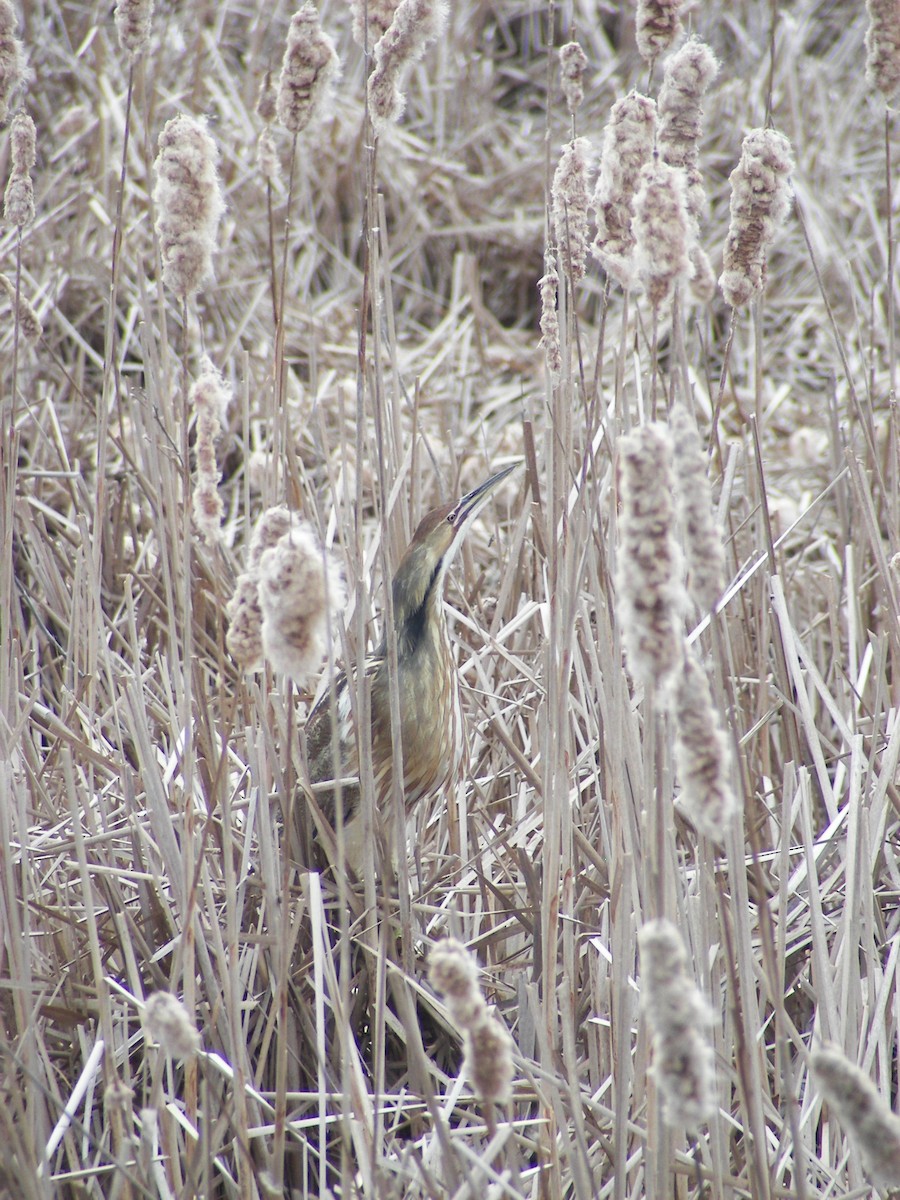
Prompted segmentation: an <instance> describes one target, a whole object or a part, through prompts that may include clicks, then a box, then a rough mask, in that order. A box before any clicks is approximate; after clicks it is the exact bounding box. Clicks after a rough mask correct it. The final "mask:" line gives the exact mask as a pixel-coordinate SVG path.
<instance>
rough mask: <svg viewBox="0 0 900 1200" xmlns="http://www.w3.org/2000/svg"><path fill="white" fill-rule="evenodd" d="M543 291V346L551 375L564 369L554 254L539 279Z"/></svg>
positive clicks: (550, 255) (539, 285) (557, 277)
mask: <svg viewBox="0 0 900 1200" xmlns="http://www.w3.org/2000/svg"><path fill="white" fill-rule="evenodd" d="M538 288H539V289H540V293H541V343H540V344H541V346H542V347H543V349H544V356H545V359H546V363H547V370H548V371H549V372H550V374H551V376H554V377H556V376H558V375H559V373H560V371H561V370H562V352H561V351H560V345H559V314H558V313H557V310H556V302H557V299H558V297H559V273H558V272H557V270H556V262H555V261H554V258H553V255H552V254H548V255H547V262H546V270H545V271H544V274H543V275H542V276H541V278H540V280H539V281H538Z"/></svg>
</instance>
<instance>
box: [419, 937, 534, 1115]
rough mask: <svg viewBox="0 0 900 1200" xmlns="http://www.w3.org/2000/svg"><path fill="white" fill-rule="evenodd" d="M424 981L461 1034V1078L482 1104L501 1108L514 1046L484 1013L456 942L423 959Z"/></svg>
mask: <svg viewBox="0 0 900 1200" xmlns="http://www.w3.org/2000/svg"><path fill="white" fill-rule="evenodd" d="M428 978H429V980H430V981H431V985H432V987H433V988H434V989H435V991H437V992H439V993H440V994H441V995H442V996H443V997H444V999H445V1001H446V1003H447V1008H448V1009H449V1011H450V1016H451V1018H452V1019H453V1022H454V1024H455V1025H456V1026H457V1027H458V1028H459V1029H461V1030H462V1032H463V1062H464V1067H465V1071H466V1074H467V1075H468V1077H469V1079H470V1080H471V1081H472V1086H473V1087H474V1089H475V1091H476V1093H477V1094H478V1095H479V1096H480V1097H481V1099H482V1100H489V1101H491V1102H493V1103H495V1104H502V1103H504V1102H505V1101H506V1100H507V1099H508V1097H509V1088H510V1084H511V1083H512V1080H513V1076H514V1073H515V1071H514V1067H513V1060H512V1052H513V1048H514V1043H513V1040H512V1038H511V1037H510V1034H509V1030H508V1029H507V1028H506V1026H505V1025H504V1024H503V1023H502V1022H501V1021H500V1020H499V1019H498V1018H497V1017H496V1016H495V1015H494V1014H493V1013H492V1012H491V1011H490V1010H489V1009H488V1007H487V1004H486V1003H485V1000H484V997H483V996H482V994H481V990H480V988H479V987H478V968H477V966H476V964H475V959H474V957H473V956H472V955H471V954H470V953H469V952H468V950H466V948H465V946H464V945H463V944H462V942H458V941H457V940H456V939H455V938H444V939H443V940H442V941H440V942H437V943H435V945H434V946H433V947H432V949H431V953H430V954H429V956H428Z"/></svg>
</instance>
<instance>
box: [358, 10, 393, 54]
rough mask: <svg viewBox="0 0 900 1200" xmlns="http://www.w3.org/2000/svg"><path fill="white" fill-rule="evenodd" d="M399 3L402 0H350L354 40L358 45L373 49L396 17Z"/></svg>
mask: <svg viewBox="0 0 900 1200" xmlns="http://www.w3.org/2000/svg"><path fill="white" fill-rule="evenodd" d="M399 3H400V0H350V13H351V16H352V17H353V40H354V41H355V42H356V43H357V45H359V46H362V47H363V49H365V48H366V47H368V48H369V49H371V47H372V46H374V45H375V43H376V42H377V41H378V39H379V38H380V37H381V36H382V34H383V33H384V31H385V30H386V29H387V27H388V26H389V25H390V23H391V21H392V20H393V19H394V13H395V12H396V11H397V5H398V4H399ZM367 25H368V39H367V38H366V26H367Z"/></svg>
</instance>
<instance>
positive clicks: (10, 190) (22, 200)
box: [0, 0, 37, 229]
mask: <svg viewBox="0 0 900 1200" xmlns="http://www.w3.org/2000/svg"><path fill="white" fill-rule="evenodd" d="M0 3H2V0H0ZM36 142H37V135H36V133H35V128H34V121H32V119H31V117H29V115H28V114H27V113H17V114H16V116H14V117H13V119H12V124H11V125H10V129H9V151H10V153H9V156H10V159H11V161H12V170H11V171H10V173H9V182H8V183H7V185H6V191H5V193H4V196H3V217H4V219H5V221H6V223H7V224H8V225H16V226H17V227H18V228H19V229H24V227H25V226H26V225H30V224H31V222H32V221H33V220H34V184H33V183H32V182H31V168H32V167H33V166H34V163H35V158H36V155H37V149H36Z"/></svg>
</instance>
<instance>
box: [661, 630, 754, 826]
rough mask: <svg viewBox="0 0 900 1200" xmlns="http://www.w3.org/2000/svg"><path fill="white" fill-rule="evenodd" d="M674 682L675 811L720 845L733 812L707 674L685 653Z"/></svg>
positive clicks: (724, 746)
mask: <svg viewBox="0 0 900 1200" xmlns="http://www.w3.org/2000/svg"><path fill="white" fill-rule="evenodd" d="M685 651H686V652H685V656H684V660H683V665H682V668H681V670H680V672H679V673H678V676H677V678H676V680H675V683H674V686H673V691H674V702H673V704H672V709H673V715H674V724H675V770H676V773H677V775H678V779H679V780H680V782H681V793H680V795H679V797H678V806H679V808H680V810H681V811H682V812H683V813H684V815H685V816H686V817H687V819H688V820H689V821H690V823H691V824H692V825H693V826H694V828H695V829H696V830H697V831H698V832H699V833H702V834H703V836H704V837H707V838H709V839H710V840H711V841H713V842H715V843H716V844H717V845H722V843H723V842H724V841H725V835H726V833H727V831H728V825H729V823H730V821H731V819H732V817H733V816H734V814H735V813H736V812H737V807H738V804H737V799H736V797H735V794H734V790H733V789H732V787H731V781H730V778H729V776H730V764H731V756H730V754H729V752H728V739H727V737H726V736H725V733H724V731H723V730H722V727H721V725H720V723H719V715H718V713H717V712H716V709H715V706H714V705H713V702H712V695H711V693H710V690H709V683H708V682H707V679H706V672H705V671H704V669H703V667H702V666H701V665H700V663H698V662H697V660H696V659H695V658H694V656H693V654H691V653H690V652H689V651H688V650H687V648H685Z"/></svg>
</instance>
